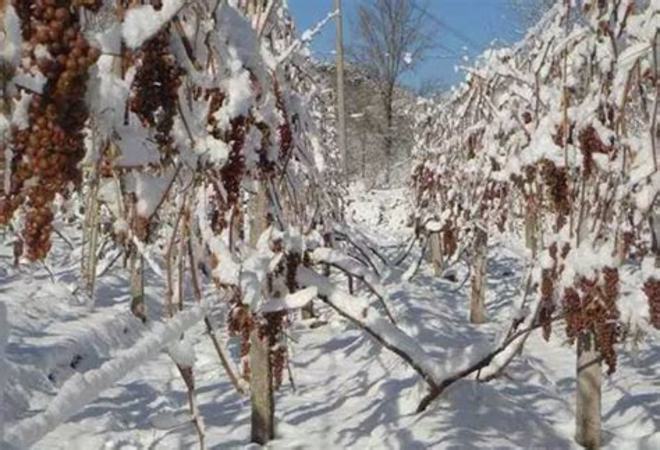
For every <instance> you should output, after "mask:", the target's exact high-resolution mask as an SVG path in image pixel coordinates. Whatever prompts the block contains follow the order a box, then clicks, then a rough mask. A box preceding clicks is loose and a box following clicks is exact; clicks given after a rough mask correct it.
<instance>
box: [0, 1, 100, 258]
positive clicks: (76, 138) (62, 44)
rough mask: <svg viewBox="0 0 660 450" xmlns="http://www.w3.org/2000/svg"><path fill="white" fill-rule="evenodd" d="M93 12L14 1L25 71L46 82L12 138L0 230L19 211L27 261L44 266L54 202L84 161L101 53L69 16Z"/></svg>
mask: <svg viewBox="0 0 660 450" xmlns="http://www.w3.org/2000/svg"><path fill="white" fill-rule="evenodd" d="M99 4H100V2H98V1H96V2H76V1H70V0H37V1H26V0H14V1H13V5H14V7H15V9H16V11H17V13H18V15H19V18H20V22H21V33H22V35H23V39H24V40H25V41H26V43H27V44H26V46H25V47H24V55H23V56H24V59H23V65H24V68H25V70H28V71H30V72H33V73H34V72H40V73H41V74H42V75H43V76H44V77H45V78H46V82H45V84H44V86H43V89H42V92H40V93H37V92H33V93H32V98H31V100H30V103H29V107H28V127H27V128H26V129H23V130H17V129H14V130H13V133H12V138H11V146H12V150H13V160H12V161H11V168H12V176H11V186H10V191H9V193H8V195H7V196H6V197H5V198H3V199H2V200H0V223H7V222H8V221H9V220H10V219H11V216H12V215H13V213H14V211H15V210H16V209H17V208H18V207H19V206H21V205H22V204H24V203H25V204H26V217H25V228H24V230H23V239H24V241H25V247H26V250H27V255H28V257H29V258H30V259H31V260H38V259H42V258H44V257H45V256H46V254H47V253H48V251H49V250H50V245H51V244H50V233H51V231H52V221H53V212H52V203H53V200H54V199H55V195H56V194H58V193H59V194H63V195H66V194H67V189H68V187H69V185H70V183H74V184H78V183H79V182H80V178H81V174H80V169H79V168H78V163H79V162H80V160H81V159H82V158H83V156H84V154H85V147H84V126H85V122H86V120H87V108H86V105H85V91H86V83H87V79H88V75H87V71H88V69H89V67H90V66H92V65H93V64H94V63H95V62H96V60H97V59H98V57H99V54H100V52H99V50H98V49H96V48H94V47H91V46H90V45H89V44H88V42H87V41H86V39H85V37H84V36H83V33H82V31H81V29H80V23H79V17H78V13H77V12H76V10H75V8H76V7H77V6H84V7H88V8H90V9H95V8H97V7H98V6H99ZM22 95H25V93H23V94H22ZM28 180H30V183H27V182H28Z"/></svg>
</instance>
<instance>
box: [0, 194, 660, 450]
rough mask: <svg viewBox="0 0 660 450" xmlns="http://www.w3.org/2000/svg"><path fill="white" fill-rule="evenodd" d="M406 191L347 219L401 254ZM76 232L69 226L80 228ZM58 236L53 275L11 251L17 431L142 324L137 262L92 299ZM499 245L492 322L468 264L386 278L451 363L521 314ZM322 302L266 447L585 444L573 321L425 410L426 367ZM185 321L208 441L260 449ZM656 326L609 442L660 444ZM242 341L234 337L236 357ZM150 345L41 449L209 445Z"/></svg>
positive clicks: (6, 270)
mask: <svg viewBox="0 0 660 450" xmlns="http://www.w3.org/2000/svg"><path fill="white" fill-rule="evenodd" d="M405 195H406V192H405V190H393V191H373V192H364V191H357V193H356V194H355V196H354V198H353V202H352V203H351V205H350V206H349V211H351V213H350V216H351V217H352V224H351V226H352V227H355V229H356V230H357V231H359V232H360V233H361V234H363V235H365V236H368V237H369V238H370V239H372V240H373V242H374V245H376V246H377V247H379V248H380V249H381V250H382V252H383V253H385V254H387V255H389V256H390V257H394V255H395V254H397V253H398V252H399V251H400V248H398V247H395V244H397V243H401V242H402V241H403V240H405V238H406V236H407V235H406V233H409V232H410V230H408V229H407V228H406V227H405V220H406V219H407V211H408V210H407V206H406V205H407V200H406V199H405ZM69 232H70V233H69V234H70V236H71V238H72V239H73V238H74V237H75V232H74V231H73V230H69ZM74 243H76V241H75V239H74ZM56 245H57V251H56V252H55V254H53V255H52V256H51V257H49V260H48V261H49V262H48V263H49V264H50V265H51V266H52V267H58V270H57V271H54V273H53V278H52V279H51V276H50V275H49V274H48V273H47V271H46V270H45V269H44V268H43V267H40V266H38V267H36V268H34V270H31V269H29V268H27V267H22V268H20V269H18V270H17V269H14V268H12V267H11V264H10V263H11V260H10V258H9V257H8V256H3V257H1V258H0V277H2V283H1V285H0V302H3V303H5V304H6V305H7V309H8V315H9V319H10V322H11V329H10V333H9V343H8V346H7V357H8V360H9V362H10V366H11V370H10V385H9V388H8V391H7V393H6V396H5V399H4V400H3V405H9V408H7V411H6V414H5V416H6V417H5V419H6V421H7V424H6V429H7V431H8V432H11V430H13V429H14V428H15V427H16V425H17V424H19V423H20V421H21V420H24V419H26V418H28V417H32V416H34V415H35V414H37V413H39V412H40V411H42V410H43V409H44V408H45V407H47V406H48V404H49V402H50V401H51V399H52V398H53V397H52V396H53V394H54V393H55V392H57V391H58V389H59V387H60V386H62V383H64V382H65V381H66V380H67V379H69V377H71V376H72V375H73V374H74V373H76V372H77V371H87V370H90V369H94V368H98V367H99V366H101V364H102V363H103V362H104V361H106V360H107V359H108V358H109V357H112V356H115V355H116V354H117V353H118V352H121V351H122V349H127V348H130V347H131V346H133V345H135V343H136V342H138V341H139V340H140V338H141V336H142V335H143V334H144V332H143V331H140V328H139V327H136V326H135V325H136V324H135V319H133V318H132V317H131V316H130V314H128V312H127V311H128V305H127V300H126V299H127V293H126V282H125V280H126V269H123V268H122V267H121V264H118V265H117V266H116V267H114V268H113V269H112V270H111V271H110V272H109V274H108V275H105V276H104V277H102V278H100V279H99V290H98V294H99V301H98V302H97V307H96V309H95V310H94V311H89V310H88V308H87V307H86V306H84V305H82V304H81V299H78V298H77V296H76V294H75V293H72V291H73V287H74V286H75V281H76V276H77V275H76V273H77V270H78V265H77V259H76V252H71V251H69V250H67V249H66V246H65V244H64V243H63V242H59V241H58V242H57V243H56ZM3 254H7V252H3ZM491 254H492V258H491V260H490V261H489V286H488V287H489V293H488V298H487V306H488V313H489V315H490V318H491V319H492V320H491V322H489V323H487V324H485V325H481V326H474V325H471V324H469V323H468V321H467V311H468V308H467V300H466V299H467V289H468V287H467V285H462V284H461V281H462V280H463V279H464V277H465V275H466V273H465V268H464V267H461V266H459V267H458V268H457V271H458V282H451V281H448V280H441V279H438V278H435V277H433V276H432V272H431V270H430V268H428V267H426V266H423V267H422V269H421V272H420V273H419V274H418V275H417V276H416V277H415V278H413V279H412V281H409V282H408V281H400V280H401V277H400V276H396V275H397V274H396V273H395V274H394V276H389V277H388V278H387V279H388V280H392V281H390V282H389V283H388V284H386V285H385V287H384V288H385V289H386V290H387V291H388V293H389V302H390V305H389V306H390V307H391V309H392V310H393V314H394V316H395V317H396V319H397V320H398V322H399V324H400V326H401V327H402V328H403V330H404V331H406V332H407V333H408V334H409V335H411V336H413V337H414V338H416V339H417V341H418V342H419V344H420V345H421V346H422V347H423V349H424V350H425V351H426V352H427V353H428V354H429V355H431V356H432V357H433V359H434V360H435V361H434V362H435V363H436V364H437V365H438V366H440V367H441V368H443V370H445V371H446V372H448V373H450V372H451V371H453V370H455V369H457V368H459V367H460V366H462V365H464V364H465V363H466V362H467V361H468V360H470V359H471V357H473V356H474V353H476V352H478V351H480V350H479V349H482V348H483V347H484V346H485V345H486V346H487V345H488V344H489V343H492V342H494V341H495V340H496V337H497V334H498V333H499V332H500V331H501V330H503V329H505V328H506V326H507V320H508V318H509V317H510V315H511V311H510V306H511V304H512V302H513V300H514V299H515V298H516V296H517V295H518V290H519V288H520V285H521V278H522V274H521V264H520V262H519V261H518V260H517V259H516V257H515V256H514V254H513V253H512V252H510V251H507V250H506V249H504V248H502V247H501V246H499V247H497V248H494V249H493V251H492V252H491ZM411 259H412V258H411ZM397 270H398V271H399V272H403V270H405V267H402V268H399V269H395V272H396V271H397ZM398 275H401V273H398ZM336 277H337V279H340V278H339V277H340V276H339V275H337V276H336ZM148 280H149V281H148V283H147V286H148V289H147V301H148V303H149V306H150V308H151V310H152V311H154V314H155V316H156V317H157V316H158V314H159V310H158V308H159V306H158V305H159V301H160V299H161V298H162V292H163V289H164V287H163V286H162V285H160V284H159V283H160V282H159V281H157V279H156V278H155V277H153V276H151V277H148ZM321 313H322V315H323V316H324V318H325V319H327V320H328V324H327V325H325V326H320V327H315V328H310V327H309V326H308V324H306V323H303V322H294V325H293V327H292V328H291V329H290V330H289V335H290V338H291V339H290V340H289V342H290V345H291V351H292V375H293V382H294V384H295V389H294V386H292V385H291V384H290V383H289V382H286V381H285V383H284V385H283V387H282V388H281V390H280V391H279V392H278V393H277V412H276V417H277V419H278V431H277V434H278V439H277V440H275V441H274V442H272V443H271V444H270V445H269V448H273V449H279V448H282V449H284V448H301V449H307V448H309V449H320V448H321V449H326V448H327V449H331V448H359V449H363V448H365V449H366V448H375V449H380V448H392V449H399V448H401V449H404V448H405V449H426V448H437V449H444V448H461V449H471V448H474V449H477V448H498V449H509V448H511V449H513V448H547V449H571V448H577V447H576V446H575V444H574V443H573V440H572V434H573V408H574V406H573V392H574V389H575V379H574V371H575V353H574V349H572V348H571V347H569V346H568V345H567V344H566V343H565V342H564V341H563V339H562V338H561V336H562V333H561V332H560V333H553V338H552V340H551V341H550V342H547V343H546V342H545V341H543V339H542V338H541V336H540V335H539V334H534V335H532V337H531V338H530V340H529V341H528V343H527V345H526V347H525V350H524V352H523V355H522V356H521V357H519V358H517V359H516V360H515V361H514V362H513V363H512V365H511V366H510V367H509V368H508V369H507V371H506V376H504V377H502V378H500V379H497V380H495V381H493V382H490V383H487V384H479V383H476V382H474V381H472V380H464V381H461V382H459V383H457V384H455V385H453V386H452V387H451V388H450V389H449V390H448V391H447V392H445V394H444V395H443V396H442V397H441V398H440V399H439V400H438V401H436V402H435V403H433V405H432V407H431V408H429V410H427V411H426V412H425V413H423V414H421V415H416V414H415V413H414V411H415V408H416V407H417V403H418V401H419V400H420V399H421V397H422V395H423V394H424V393H425V389H426V388H425V385H424V384H423V383H422V382H421V381H420V379H419V376H418V375H417V374H416V373H415V372H414V371H413V370H412V369H411V368H409V367H408V366H407V365H405V363H403V362H402V361H401V360H400V359H399V358H398V357H397V356H396V355H394V354H392V353H390V352H388V351H387V350H384V349H382V348H381V347H380V346H379V345H378V344H377V343H375V342H373V341H372V340H371V339H370V338H368V337H367V336H366V335H364V334H363V333H362V332H360V331H359V330H357V329H355V328H354V327H353V326H351V325H350V324H348V323H347V322H346V321H344V320H342V319H340V318H337V317H336V316H334V315H332V314H331V312H330V311H329V310H327V309H323V308H321ZM214 316H215V317H216V318H218V319H222V317H223V316H224V313H223V311H222V310H220V309H218V310H216V311H215V312H214ZM129 330H137V331H129ZM189 334H190V336H191V337H192V340H193V342H195V353H196V364H195V372H196V381H197V389H198V396H199V403H200V411H201V414H202V415H203V418H204V422H205V425H206V433H207V444H208V447H209V448H213V449H238V448H250V447H251V445H250V444H249V434H250V433H249V419H250V416H249V415H250V411H249V401H248V399H246V398H244V397H241V396H239V395H238V394H237V393H236V392H235V391H234V390H233V388H232V385H231V383H230V382H229V380H228V379H227V377H226V376H225V374H224V372H223V370H222V367H221V366H220V364H219V361H218V358H217V356H216V354H215V351H214V349H213V347H212V344H211V341H210V340H209V339H208V338H207V337H206V336H205V335H204V329H203V327H202V326H201V325H197V326H195V327H193V328H192V329H191V331H190V332H189ZM651 337H653V338H654V339H645V340H643V341H642V342H640V343H639V344H638V345H637V346H636V348H632V346H631V345H628V346H627V347H626V348H625V349H622V350H621V353H620V361H619V368H618V370H617V372H616V373H615V374H614V375H613V376H611V377H609V378H606V379H605V380H606V381H605V382H604V394H603V421H604V423H603V427H604V429H605V430H607V434H606V439H605V441H606V444H607V448H611V449H619V448H625V449H657V448H660V364H659V363H660V343H659V341H658V340H657V336H651ZM236 344H237V343H236V342H233V341H231V342H230V350H231V352H232V354H233V356H234V358H235V360H236V357H237V353H238V349H237V345H236ZM152 356H153V358H152V359H149V360H146V361H144V363H142V364H141V365H139V366H138V368H137V369H135V370H133V371H131V372H129V373H126V374H125V376H124V377H123V378H122V379H121V380H120V381H119V382H118V383H117V384H115V385H114V387H112V388H110V389H106V390H104V391H102V392H99V396H98V398H97V399H96V400H94V401H93V402H91V403H89V404H88V405H87V406H86V407H84V408H83V409H82V410H81V411H80V412H78V413H77V414H75V415H74V416H73V417H71V418H70V419H69V420H68V421H66V422H65V423H64V424H63V425H61V426H59V427H58V428H57V429H56V430H55V431H53V432H51V433H49V434H47V435H46V436H45V438H44V439H42V440H41V441H39V442H38V443H37V444H36V445H35V446H34V447H33V448H35V449H43V450H57V449H62V450H64V449H67V450H69V449H81V450H82V449H147V448H151V449H179V448H180V449H186V448H197V446H198V444H197V436H196V432H195V429H194V427H193V425H192V424H191V422H190V416H189V414H188V410H187V397H186V389H185V387H184V385H183V383H182V381H181V377H180V375H179V373H178V371H177V369H176V366H175V365H174V364H173V363H172V361H171V359H170V357H169V356H168V355H167V354H166V353H165V352H160V353H157V354H154V355H152ZM285 379H286V376H285Z"/></svg>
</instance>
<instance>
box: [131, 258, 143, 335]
mask: <svg viewBox="0 0 660 450" xmlns="http://www.w3.org/2000/svg"><path fill="white" fill-rule="evenodd" d="M129 268H130V271H131V275H130V276H131V312H132V313H133V314H134V315H135V316H136V317H137V318H139V319H140V320H142V322H143V323H144V322H146V321H147V305H146V304H145V303H144V258H143V257H142V255H140V254H139V253H138V251H137V249H133V252H132V254H131V261H130V264H129Z"/></svg>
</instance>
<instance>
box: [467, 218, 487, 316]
mask: <svg viewBox="0 0 660 450" xmlns="http://www.w3.org/2000/svg"><path fill="white" fill-rule="evenodd" d="M487 257H488V234H487V233H486V231H485V230H483V229H481V227H476V230H475V236H474V244H473V255H472V280H471V281H472V289H471V291H470V322H472V323H484V322H486V263H487Z"/></svg>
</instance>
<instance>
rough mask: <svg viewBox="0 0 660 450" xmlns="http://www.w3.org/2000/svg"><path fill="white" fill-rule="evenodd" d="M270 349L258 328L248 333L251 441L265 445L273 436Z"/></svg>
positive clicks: (273, 405) (273, 416)
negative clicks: (260, 336)
mask: <svg viewBox="0 0 660 450" xmlns="http://www.w3.org/2000/svg"><path fill="white" fill-rule="evenodd" d="M269 352H270V349H269V347H268V342H267V340H266V339H261V338H259V330H258V329H256V328H255V329H254V330H252V332H251V333H250V401H251V403H252V432H251V435H252V436H251V441H252V442H254V443H257V444H261V445H266V444H267V443H268V442H269V441H270V440H271V439H273V438H274V437H275V399H274V398H273V375H272V371H271V367H270V357H269Z"/></svg>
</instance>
